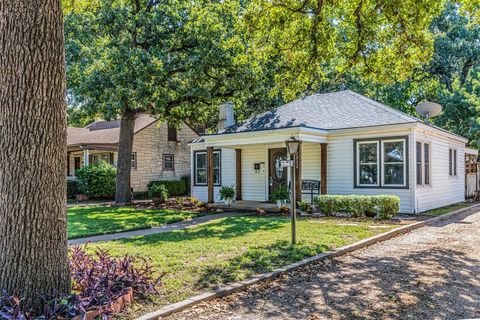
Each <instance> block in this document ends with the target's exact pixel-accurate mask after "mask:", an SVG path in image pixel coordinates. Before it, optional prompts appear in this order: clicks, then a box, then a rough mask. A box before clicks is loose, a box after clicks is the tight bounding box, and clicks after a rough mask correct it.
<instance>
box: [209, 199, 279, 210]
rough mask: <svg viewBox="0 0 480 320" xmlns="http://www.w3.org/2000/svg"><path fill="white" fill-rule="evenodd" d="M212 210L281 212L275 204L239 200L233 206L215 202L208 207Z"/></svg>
mask: <svg viewBox="0 0 480 320" xmlns="http://www.w3.org/2000/svg"><path fill="white" fill-rule="evenodd" d="M208 207H209V208H212V209H221V210H224V211H242V212H243V211H245V212H252V211H256V210H257V209H258V208H259V209H262V210H264V211H265V212H270V213H278V212H280V210H279V208H278V207H277V205H276V204H274V203H268V202H259V201H246V200H239V201H236V202H235V203H233V204H232V205H231V206H227V205H226V204H225V203H223V202H215V203H211V204H209V205H208Z"/></svg>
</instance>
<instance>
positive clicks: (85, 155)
mask: <svg viewBox="0 0 480 320" xmlns="http://www.w3.org/2000/svg"><path fill="white" fill-rule="evenodd" d="M89 164H90V149H88V148H87V149H83V166H84V167H88V165H89Z"/></svg>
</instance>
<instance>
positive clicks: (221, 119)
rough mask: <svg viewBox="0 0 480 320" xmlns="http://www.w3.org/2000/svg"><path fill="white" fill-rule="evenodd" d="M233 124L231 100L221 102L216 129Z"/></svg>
mask: <svg viewBox="0 0 480 320" xmlns="http://www.w3.org/2000/svg"><path fill="white" fill-rule="evenodd" d="M234 124H235V111H234V110H233V103H232V102H225V103H222V104H221V105H220V107H219V111H218V126H217V127H218V130H219V131H220V130H223V129H225V128H228V127H230V126H233V125H234Z"/></svg>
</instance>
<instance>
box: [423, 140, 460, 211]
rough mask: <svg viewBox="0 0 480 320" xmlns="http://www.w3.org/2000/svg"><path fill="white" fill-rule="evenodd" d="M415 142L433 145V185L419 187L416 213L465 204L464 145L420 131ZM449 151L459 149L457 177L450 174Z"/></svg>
mask: <svg viewBox="0 0 480 320" xmlns="http://www.w3.org/2000/svg"><path fill="white" fill-rule="evenodd" d="M415 139H416V140H417V141H420V142H427V143H430V146H431V147H430V148H431V185H430V186H416V195H415V198H416V199H415V202H416V203H415V207H416V209H417V212H422V211H426V210H430V209H434V208H438V207H443V206H446V205H449V204H453V203H457V202H461V201H463V200H464V199H465V145H464V144H462V143H459V142H454V141H449V140H446V139H444V138H440V137H436V136H432V135H428V134H424V133H421V132H415ZM450 148H452V149H456V150H457V176H450V175H449V156H448V150H449V149H450ZM414 176H416V175H414ZM415 185H416V180H415Z"/></svg>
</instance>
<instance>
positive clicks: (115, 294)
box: [0, 247, 160, 320]
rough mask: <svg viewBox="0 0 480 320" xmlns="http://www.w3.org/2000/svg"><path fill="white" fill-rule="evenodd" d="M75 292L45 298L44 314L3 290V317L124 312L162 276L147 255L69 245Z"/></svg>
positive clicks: (88, 316)
mask: <svg viewBox="0 0 480 320" xmlns="http://www.w3.org/2000/svg"><path fill="white" fill-rule="evenodd" d="M69 269H70V275H71V280H72V290H73V292H72V294H70V295H67V296H63V297H50V298H45V299H44V301H45V303H44V308H43V310H44V311H43V312H42V314H33V313H31V312H29V311H28V310H25V309H24V306H23V300H22V299H19V298H17V297H14V296H10V295H8V293H6V292H4V293H3V295H2V296H1V297H0V315H1V317H2V318H4V319H32V320H33V319H39V320H40V319H82V320H83V319H87V320H93V319H95V318H97V317H99V316H108V315H111V314H115V313H119V312H121V311H122V310H123V309H124V308H125V307H126V306H128V305H129V304H131V303H132V302H133V298H134V297H137V298H139V299H146V298H147V297H148V296H149V295H151V294H154V293H156V292H157V291H156V287H157V286H158V284H159V283H160V278H156V279H155V278H153V276H152V275H153V270H152V267H151V266H150V265H149V264H148V263H147V261H146V260H145V259H141V258H136V257H132V256H129V255H128V254H126V255H124V256H123V257H121V258H115V257H112V256H110V254H109V253H108V251H107V250H102V249H97V250H96V251H95V252H94V253H88V252H87V251H85V248H84V247H73V248H71V249H70V261H69Z"/></svg>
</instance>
